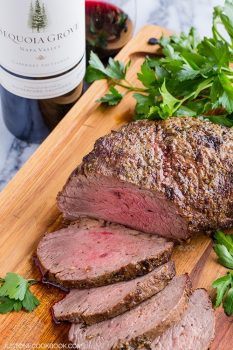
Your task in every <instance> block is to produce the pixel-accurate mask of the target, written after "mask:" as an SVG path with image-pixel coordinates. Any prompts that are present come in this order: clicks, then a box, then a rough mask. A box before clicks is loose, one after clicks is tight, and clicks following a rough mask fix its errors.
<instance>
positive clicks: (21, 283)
mask: <svg viewBox="0 0 233 350" xmlns="http://www.w3.org/2000/svg"><path fill="white" fill-rule="evenodd" d="M27 287H28V282H27V281H26V280H25V279H24V278H23V277H21V276H20V275H17V274H16V273H13V272H8V273H7V274H6V277H5V283H4V284H3V286H2V287H1V288H0V296H1V297H2V296H6V297H9V298H10V299H15V300H21V301H22V300H23V298H24V296H25V293H26V290H27Z"/></svg>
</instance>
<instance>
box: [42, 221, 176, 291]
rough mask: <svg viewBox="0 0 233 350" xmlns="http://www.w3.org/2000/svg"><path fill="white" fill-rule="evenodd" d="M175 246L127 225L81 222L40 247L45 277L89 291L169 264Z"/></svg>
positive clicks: (66, 285) (47, 239) (62, 230)
mask: <svg viewBox="0 0 233 350" xmlns="http://www.w3.org/2000/svg"><path fill="white" fill-rule="evenodd" d="M172 248H173V243H171V242H167V241H166V240H165V239H163V238H160V237H157V236H155V235H146V234H143V233H141V232H139V231H134V230H131V229H128V228H125V227H124V226H120V225H114V224H106V223H104V222H100V221H97V220H89V219H83V220H82V219H81V220H79V221H78V222H77V223H76V224H74V225H71V226H69V227H68V228H64V229H61V230H59V231H56V232H53V233H49V234H47V235H45V236H44V237H43V238H42V240H41V241H40V243H39V245H38V248H37V257H38V262H39V264H40V266H41V269H42V271H43V272H44V274H45V277H46V278H47V279H48V280H49V281H51V282H55V283H58V284H60V285H62V286H64V287H77V288H88V287H97V286H102V285H106V284H111V283H113V282H118V281H124V280H130V279H133V278H135V277H137V276H142V275H144V274H146V273H148V272H150V271H152V270H153V269H154V268H155V267H156V266H159V265H161V264H163V263H165V262H167V261H168V260H169V258H170V256H171V252H172Z"/></svg>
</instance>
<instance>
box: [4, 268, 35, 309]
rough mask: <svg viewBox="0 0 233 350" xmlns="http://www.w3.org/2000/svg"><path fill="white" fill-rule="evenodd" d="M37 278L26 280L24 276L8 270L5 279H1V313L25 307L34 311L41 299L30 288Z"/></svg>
mask: <svg viewBox="0 0 233 350" xmlns="http://www.w3.org/2000/svg"><path fill="white" fill-rule="evenodd" d="M35 283H37V281H35V280H26V279H24V278H23V277H22V276H20V275H18V274H16V273H13V272H8V273H7V274H6V277H5V278H4V279H2V278H1V279H0V284H1V287H0V314H4V313H8V312H11V311H20V310H21V309H23V308H24V309H25V310H27V311H33V310H34V309H35V308H36V307H37V306H38V305H39V300H38V299H37V298H36V297H35V296H34V295H33V294H32V292H31V291H30V290H29V288H30V286H31V285H32V284H35Z"/></svg>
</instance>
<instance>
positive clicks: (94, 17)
mask: <svg viewBox="0 0 233 350" xmlns="http://www.w3.org/2000/svg"><path fill="white" fill-rule="evenodd" d="M135 19H136V0H102V1H99V0H86V40H87V51H89V52H90V50H92V51H94V52H96V53H97V54H98V55H99V56H100V57H101V58H107V57H109V56H114V55H115V54H117V53H118V52H119V51H120V50H121V49H122V47H123V46H125V45H126V44H127V42H128V41H129V40H130V39H131V38H132V36H133V33H134V27H135Z"/></svg>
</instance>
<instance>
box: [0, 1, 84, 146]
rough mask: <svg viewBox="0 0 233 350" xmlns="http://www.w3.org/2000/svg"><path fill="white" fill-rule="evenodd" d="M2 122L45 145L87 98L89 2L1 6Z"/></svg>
mask: <svg viewBox="0 0 233 350" xmlns="http://www.w3.org/2000/svg"><path fill="white" fill-rule="evenodd" d="M0 53H1V54H0V83H1V102H2V103H1V104H2V113H3V119H4V121H5V124H6V126H7V128H8V129H9V130H10V132H11V133H12V134H14V135H15V136H16V137H17V138H19V139H22V140H25V141H28V142H35V143H39V142H41V141H42V140H43V139H44V138H45V137H46V136H47V135H48V134H49V132H50V131H51V130H52V129H53V128H54V127H55V126H56V125H57V123H58V122H59V121H60V120H61V119H62V118H63V117H64V115H65V114H66V113H67V112H68V110H69V109H70V108H71V107H72V106H73V104H74V103H75V102H76V101H77V99H78V98H79V97H80V95H81V93H82V81H83V78H84V74H85V68H86V62H85V61H86V58H85V0H68V1H65V0H20V1H19V0H7V1H5V0H0Z"/></svg>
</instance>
